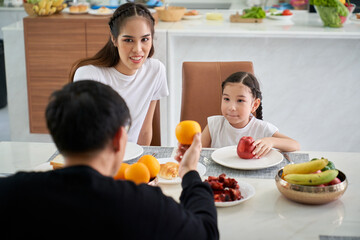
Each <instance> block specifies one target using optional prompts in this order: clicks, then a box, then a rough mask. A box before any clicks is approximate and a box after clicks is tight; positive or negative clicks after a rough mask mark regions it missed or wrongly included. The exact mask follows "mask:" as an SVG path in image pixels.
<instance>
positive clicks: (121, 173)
mask: <svg viewBox="0 0 360 240" xmlns="http://www.w3.org/2000/svg"><path fill="white" fill-rule="evenodd" d="M129 166H130V164H128V163H122V164H121V165H120V168H119V170H118V171H117V173H116V174H115V176H114V179H115V180H119V179H125V171H126V169H127V168H128V167H129Z"/></svg>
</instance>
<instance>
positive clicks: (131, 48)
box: [70, 3, 169, 145]
mask: <svg viewBox="0 0 360 240" xmlns="http://www.w3.org/2000/svg"><path fill="white" fill-rule="evenodd" d="M154 24H155V22H154V18H153V17H152V15H151V13H150V12H149V10H148V9H147V8H146V7H145V6H143V5H141V4H136V3H126V4H123V5H121V6H120V7H119V8H118V9H116V11H115V12H114V14H113V16H112V17H111V19H110V21H109V26H110V38H109V40H108V42H107V43H106V45H105V46H104V47H103V48H102V49H101V50H100V51H99V52H98V53H97V54H96V55H95V56H94V57H91V58H86V59H82V60H80V61H78V62H77V63H75V64H74V66H73V68H72V71H71V73H70V79H71V80H73V81H79V80H83V79H90V80H94V81H98V82H101V83H104V84H106V85H109V86H111V87H112V88H113V89H115V90H116V91H117V92H118V93H119V94H120V95H121V96H122V97H123V98H124V99H125V101H126V104H127V106H128V107H129V110H130V115H131V119H132V125H131V128H130V130H129V133H128V134H129V141H130V142H137V143H138V144H140V145H149V144H150V142H151V139H152V120H153V116H154V110H155V106H156V102H157V100H159V99H160V98H162V97H165V96H167V95H168V94H169V93H168V88H167V82H166V72H165V67H164V65H163V64H162V63H161V62H160V61H159V60H156V59H152V58H151V56H152V55H153V54H154V46H153V38H154Z"/></svg>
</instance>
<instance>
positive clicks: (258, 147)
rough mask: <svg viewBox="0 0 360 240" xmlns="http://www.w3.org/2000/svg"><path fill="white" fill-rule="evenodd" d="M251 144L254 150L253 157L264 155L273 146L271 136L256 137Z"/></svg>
mask: <svg viewBox="0 0 360 240" xmlns="http://www.w3.org/2000/svg"><path fill="white" fill-rule="evenodd" d="M253 145H254V146H255V150H254V151H253V154H254V155H255V158H261V157H262V156H265V155H266V154H267V153H268V152H269V151H270V150H271V149H272V148H273V146H274V144H273V142H272V140H271V137H266V138H262V139H258V140H256V141H255V142H254V143H253Z"/></svg>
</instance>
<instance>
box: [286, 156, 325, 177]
mask: <svg viewBox="0 0 360 240" xmlns="http://www.w3.org/2000/svg"><path fill="white" fill-rule="evenodd" d="M328 162H329V161H328V160H327V159H325V158H322V159H317V160H314V161H309V162H305V163H296V164H288V165H286V166H285V167H284V169H283V176H286V175H287V174H291V173H300V174H303V173H313V172H316V171H317V170H321V169H323V168H324V167H325V166H326V165H327V164H328Z"/></svg>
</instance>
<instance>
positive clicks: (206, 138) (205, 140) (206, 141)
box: [201, 125, 211, 148]
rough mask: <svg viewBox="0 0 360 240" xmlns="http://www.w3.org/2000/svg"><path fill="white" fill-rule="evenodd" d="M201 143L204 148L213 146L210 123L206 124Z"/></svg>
mask: <svg viewBox="0 0 360 240" xmlns="http://www.w3.org/2000/svg"><path fill="white" fill-rule="evenodd" d="M201 145H202V147H204V148H208V147H211V135H210V131H209V126H208V125H206V127H205V128H204V130H203V132H202V133H201Z"/></svg>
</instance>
